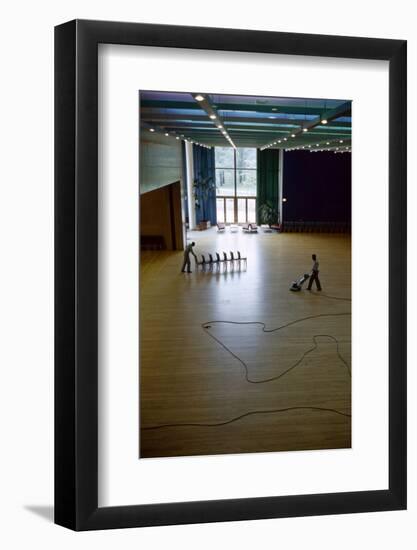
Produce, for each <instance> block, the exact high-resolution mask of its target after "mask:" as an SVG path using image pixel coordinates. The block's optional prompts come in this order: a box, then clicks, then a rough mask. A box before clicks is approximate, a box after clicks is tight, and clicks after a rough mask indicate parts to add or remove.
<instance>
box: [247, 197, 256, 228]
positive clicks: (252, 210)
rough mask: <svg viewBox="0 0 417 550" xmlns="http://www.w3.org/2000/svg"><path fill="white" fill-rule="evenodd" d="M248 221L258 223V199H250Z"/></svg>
mask: <svg viewBox="0 0 417 550" xmlns="http://www.w3.org/2000/svg"><path fill="white" fill-rule="evenodd" d="M248 223H256V199H248Z"/></svg>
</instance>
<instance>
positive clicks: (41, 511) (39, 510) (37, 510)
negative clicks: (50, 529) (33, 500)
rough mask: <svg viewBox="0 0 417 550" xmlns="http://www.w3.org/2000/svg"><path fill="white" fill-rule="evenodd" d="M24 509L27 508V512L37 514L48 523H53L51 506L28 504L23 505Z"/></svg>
mask: <svg viewBox="0 0 417 550" xmlns="http://www.w3.org/2000/svg"><path fill="white" fill-rule="evenodd" d="M24 508H25V510H28V511H29V512H32V514H36V515H37V516H39V517H41V518H43V519H45V520H46V521H48V522H49V523H53V521H54V507H53V506H37V505H30V506H24Z"/></svg>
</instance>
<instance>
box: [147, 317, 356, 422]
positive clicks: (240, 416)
mask: <svg viewBox="0 0 417 550" xmlns="http://www.w3.org/2000/svg"><path fill="white" fill-rule="evenodd" d="M347 315H351V313H349V312H343V313H320V314H317V315H309V316H307V317H302V318H300V319H296V320H294V321H290V322H288V323H285V324H283V325H280V326H278V327H275V328H272V329H268V328H267V326H266V324H265V323H263V322H261V321H218V320H217V321H210V322H206V323H203V324H202V325H201V327H202V328H203V329H204V330H205V332H206V333H207V334H209V336H210V337H211V338H212V339H213V340H215V341H216V342H217V343H218V344H219V345H220V346H221V347H222V348H224V349H225V350H226V351H227V352H228V353H229V354H230V355H231V356H232V357H234V358H235V359H236V360H237V361H238V362H239V363H240V364H241V365H242V366H243V368H244V371H245V380H246V381H247V382H248V383H250V384H265V383H268V382H272V381H275V380H279V379H280V378H283V377H284V376H285V375H287V374H288V373H289V372H290V371H292V370H293V369H295V368H296V367H297V366H298V365H300V364H301V363H302V361H303V360H304V358H305V357H306V356H307V355H308V354H310V353H312V352H313V351H314V350H315V349H317V338H322V337H326V338H330V339H332V340H333V341H334V342H335V343H336V346H337V347H336V351H337V355H338V357H339V359H340V360H341V361H342V362H343V364H344V365H345V367H346V369H347V371H348V373H349V376H351V371H350V368H349V365H348V363H347V362H346V360H345V359H344V358H343V357H342V355H341V353H340V350H339V341H338V340H337V338H335V337H334V336H331V335H330V334H316V335H314V336H313V341H314V346H313V347H311V348H310V349H308V350H307V351H305V352H304V353H303V355H302V356H301V357H300V358H299V359H298V360H297V361H296V362H295V363H294V364H292V365H291V366H290V367H289V368H288V369H286V370H285V371H284V372H282V373H281V374H279V375H277V376H273V377H271V378H267V379H263V380H252V379H250V377H249V369H248V366H247V364H246V363H245V361H243V359H241V358H240V357H239V356H238V355H236V354H235V353H234V352H233V351H232V350H231V349H230V348H228V347H227V346H226V345H225V344H223V342H221V340H219V339H218V338H216V337H215V336H214V335H213V334H211V333H210V332H209V329H210V328H211V326H212V325H214V324H219V323H224V324H230V325H260V326H261V327H262V331H263V332H265V333H272V332H276V331H279V330H282V329H283V328H286V327H289V326H291V325H294V324H296V323H301V322H302V321H306V320H309V319H316V318H320V317H338V316H347ZM295 410H311V411H322V412H332V413H334V414H338V415H341V416H345V417H349V418H350V417H351V415H350V414H348V413H344V412H342V411H339V410H337V409H333V408H326V407H308V406H299V407H286V408H282V409H271V410H255V411H249V412H247V413H244V414H241V415H239V416H236V417H234V418H232V419H230V420H226V421H223V422H213V423H201V422H177V423H172V424H159V425H155V426H145V427H143V428H142V430H158V429H162V428H175V427H177V428H184V427H220V426H226V425H228V424H232V423H233V422H237V421H238V420H241V419H243V418H246V417H248V416H253V415H256V414H274V413H283V412H288V411H295Z"/></svg>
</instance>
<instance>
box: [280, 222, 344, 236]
mask: <svg viewBox="0 0 417 550" xmlns="http://www.w3.org/2000/svg"><path fill="white" fill-rule="evenodd" d="M281 232H285V233H350V223H348V222H317V221H316V222H305V221H294V222H290V221H288V222H287V221H285V222H284V223H283V224H282V226H281Z"/></svg>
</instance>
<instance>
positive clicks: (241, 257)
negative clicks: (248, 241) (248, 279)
mask: <svg viewBox="0 0 417 550" xmlns="http://www.w3.org/2000/svg"><path fill="white" fill-rule="evenodd" d="M237 259H238V260H239V265H240V264H241V263H242V262H245V267H247V265H248V259H247V258H246V257H244V256H241V254H240V252H239V250H238V251H237Z"/></svg>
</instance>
